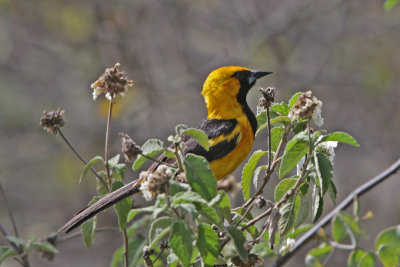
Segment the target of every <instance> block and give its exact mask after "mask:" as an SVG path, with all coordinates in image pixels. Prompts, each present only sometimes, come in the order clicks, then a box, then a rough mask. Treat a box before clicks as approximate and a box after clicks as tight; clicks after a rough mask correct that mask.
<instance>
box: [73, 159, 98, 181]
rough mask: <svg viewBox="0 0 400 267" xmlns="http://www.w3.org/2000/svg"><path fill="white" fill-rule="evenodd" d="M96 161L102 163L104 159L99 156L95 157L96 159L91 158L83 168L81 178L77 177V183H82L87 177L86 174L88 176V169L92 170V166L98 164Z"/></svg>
mask: <svg viewBox="0 0 400 267" xmlns="http://www.w3.org/2000/svg"><path fill="white" fill-rule="evenodd" d="M98 161H101V162H103V163H104V159H103V158H102V157H100V156H97V157H94V158H92V159H91V160H90V161H89V162H88V163H87V164H86V166H85V168H83V171H82V174H81V177H79V183H81V182H82V181H83V179H84V178H85V177H86V176H87V174H88V172H89V170H90V168H92V166H93V165H94V164H95V163H96V162H98Z"/></svg>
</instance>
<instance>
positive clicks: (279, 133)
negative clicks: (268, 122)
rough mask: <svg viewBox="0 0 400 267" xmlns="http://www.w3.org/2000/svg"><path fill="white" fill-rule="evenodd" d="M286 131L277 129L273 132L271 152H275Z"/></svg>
mask: <svg viewBox="0 0 400 267" xmlns="http://www.w3.org/2000/svg"><path fill="white" fill-rule="evenodd" d="M284 132H285V129H284V128H283V127H275V128H272V130H271V151H272V152H275V151H276V149H277V148H278V145H279V143H280V141H281V139H282V137H283V133H284Z"/></svg>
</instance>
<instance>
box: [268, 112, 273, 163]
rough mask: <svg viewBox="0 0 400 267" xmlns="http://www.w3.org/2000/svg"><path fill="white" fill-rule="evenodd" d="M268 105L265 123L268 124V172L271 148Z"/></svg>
mask: <svg viewBox="0 0 400 267" xmlns="http://www.w3.org/2000/svg"><path fill="white" fill-rule="evenodd" d="M269 108H270V107H269V105H268V107H267V122H268V170H269V168H271V160H272V148H271V143H272V142H271V118H270V115H269Z"/></svg>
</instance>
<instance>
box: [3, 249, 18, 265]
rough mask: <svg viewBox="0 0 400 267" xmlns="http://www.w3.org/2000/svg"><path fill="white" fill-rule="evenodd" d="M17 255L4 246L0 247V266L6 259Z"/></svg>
mask: <svg viewBox="0 0 400 267" xmlns="http://www.w3.org/2000/svg"><path fill="white" fill-rule="evenodd" d="M15 255H18V252H16V251H15V250H14V249H12V248H10V247H6V246H0V264H1V263H2V262H3V261H5V260H6V259H7V258H10V257H13V256H15Z"/></svg>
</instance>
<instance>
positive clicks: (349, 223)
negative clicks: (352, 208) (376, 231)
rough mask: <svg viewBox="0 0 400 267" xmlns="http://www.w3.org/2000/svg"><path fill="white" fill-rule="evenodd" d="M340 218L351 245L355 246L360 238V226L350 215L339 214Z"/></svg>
mask: <svg viewBox="0 0 400 267" xmlns="http://www.w3.org/2000/svg"><path fill="white" fill-rule="evenodd" d="M340 216H341V219H342V221H343V223H344V225H345V226H346V228H347V233H348V234H349V235H350V239H351V240H352V243H355V244H357V241H358V239H359V238H360V234H361V230H360V226H359V225H358V223H357V222H356V221H355V220H354V218H353V217H352V216H351V215H350V214H348V213H345V212H340Z"/></svg>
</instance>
